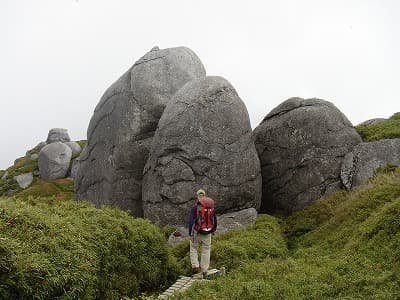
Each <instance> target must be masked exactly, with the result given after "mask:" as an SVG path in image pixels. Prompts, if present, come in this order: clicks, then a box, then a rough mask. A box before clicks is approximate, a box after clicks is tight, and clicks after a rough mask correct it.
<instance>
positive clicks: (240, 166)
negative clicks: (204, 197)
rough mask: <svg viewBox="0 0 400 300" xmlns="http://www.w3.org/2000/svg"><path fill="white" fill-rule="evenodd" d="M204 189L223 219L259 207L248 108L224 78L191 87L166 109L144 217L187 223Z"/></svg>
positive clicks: (146, 185)
mask: <svg viewBox="0 0 400 300" xmlns="http://www.w3.org/2000/svg"><path fill="white" fill-rule="evenodd" d="M199 188H203V189H205V190H206V192H207V194H208V195H209V196H211V197H212V198H214V199H215V200H216V211H217V213H218V214H222V213H226V212H231V211H236V210H238V209H243V208H249V207H255V208H258V207H259V205H260V200H261V175H260V162H259V160H258V157H257V152H256V150H255V147H254V143H253V140H252V131H251V127H250V121H249V116H248V113H247V109H246V107H245V105H244V103H243V102H242V100H241V99H240V98H239V96H238V95H237V93H236V91H235V89H234V88H233V87H232V85H231V84H230V83H229V82H228V81H226V80H225V79H223V78H221V77H207V78H204V79H201V80H197V81H192V82H190V83H188V84H186V85H185V86H184V87H183V88H182V89H181V90H180V91H179V92H177V93H176V95H175V96H174V98H173V99H172V100H171V102H170V103H168V105H167V107H166V108H165V111H164V113H163V115H162V117H161V119H160V122H159V124H158V128H157V131H156V134H155V136H154V139H153V144H152V149H151V152H150V156H149V160H148V163H147V165H146V167H145V177H144V180H143V209H144V216H145V217H146V218H148V219H150V220H153V221H160V222H161V224H170V225H171V224H174V225H177V224H185V223H186V222H187V218H188V216H187V212H188V211H189V210H190V207H191V206H192V204H193V203H194V199H195V193H196V191H197V190H198V189H199Z"/></svg>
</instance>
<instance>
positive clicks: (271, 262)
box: [175, 168, 400, 299]
mask: <svg viewBox="0 0 400 300" xmlns="http://www.w3.org/2000/svg"><path fill="white" fill-rule="evenodd" d="M399 216H400V169H399V168H397V169H393V168H391V169H390V170H389V171H388V170H386V173H378V174H377V175H376V176H375V178H373V179H372V180H371V181H370V183H369V184H368V185H367V186H365V187H363V188H360V189H357V190H355V191H351V192H338V193H335V194H333V195H331V196H329V197H327V198H325V199H323V200H321V201H317V202H316V203H315V204H313V205H312V206H310V207H308V208H306V209H305V210H303V211H300V212H297V213H296V214H294V215H292V216H291V217H288V218H286V219H282V220H281V221H280V224H281V227H282V230H283V233H284V237H285V239H286V242H287V245H288V248H287V253H288V254H286V255H285V254H283V253H282V254H280V255H277V256H271V255H267V256H266V257H265V258H264V259H258V260H257V259H255V260H253V259H245V260H244V261H243V262H242V263H240V264H238V265H237V267H234V268H233V269H231V270H230V272H229V274H228V275H227V276H224V277H220V278H218V279H216V280H213V281H211V282H208V283H198V284H197V283H196V284H195V285H194V286H193V288H191V289H189V290H188V291H187V292H186V293H183V294H178V295H176V297H175V298H176V299H204V298H207V299H400V289H399V286H400V218H399ZM275 221H277V220H275ZM259 225H260V224H259ZM253 229H254V228H253ZM259 230H263V228H262V227H261V228H259ZM226 238H227V237H226ZM264 238H265V239H268V238H272V239H276V237H275V236H274V235H272V234H271V237H268V236H265V237H264ZM228 240H229V238H228ZM233 240H234V238H233V237H231V241H232V242H233ZM215 244H216V248H214V251H217V249H218V245H217V244H218V241H216V243H215ZM234 245H236V246H241V247H245V248H246V247H248V248H249V249H251V248H253V247H254V246H253V245H251V244H247V243H245V240H242V241H240V238H239V240H237V241H236V242H235V243H234ZM219 250H220V249H219ZM221 255H224V254H223V253H222V254H221ZM238 255H241V254H239V253H238ZM228 270H229V269H228Z"/></svg>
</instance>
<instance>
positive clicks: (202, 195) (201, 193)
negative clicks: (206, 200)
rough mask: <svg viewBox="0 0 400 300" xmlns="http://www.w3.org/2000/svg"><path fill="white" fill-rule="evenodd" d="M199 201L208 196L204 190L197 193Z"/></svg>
mask: <svg viewBox="0 0 400 300" xmlns="http://www.w3.org/2000/svg"><path fill="white" fill-rule="evenodd" d="M196 194H197V200H200V199H201V198H203V197H205V196H206V192H205V191H204V190H203V189H199V190H198V191H197V192H196Z"/></svg>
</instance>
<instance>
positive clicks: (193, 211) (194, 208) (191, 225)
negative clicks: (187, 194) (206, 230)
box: [189, 202, 217, 235]
mask: <svg viewBox="0 0 400 300" xmlns="http://www.w3.org/2000/svg"><path fill="white" fill-rule="evenodd" d="M198 205H200V203H199V202H196V203H195V204H193V206H192V209H191V210H190V217H189V235H192V234H193V231H194V229H193V228H194V223H195V222H196V214H197V206H198ZM215 230H217V216H216V215H215V214H214V228H213V230H212V232H215Z"/></svg>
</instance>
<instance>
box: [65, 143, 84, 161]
mask: <svg viewBox="0 0 400 300" xmlns="http://www.w3.org/2000/svg"><path fill="white" fill-rule="evenodd" d="M65 145H67V146H68V147H70V148H71V150H72V157H77V156H78V155H79V154H80V153H81V152H82V148H81V146H80V145H79V144H78V143H77V142H66V143H65Z"/></svg>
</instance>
